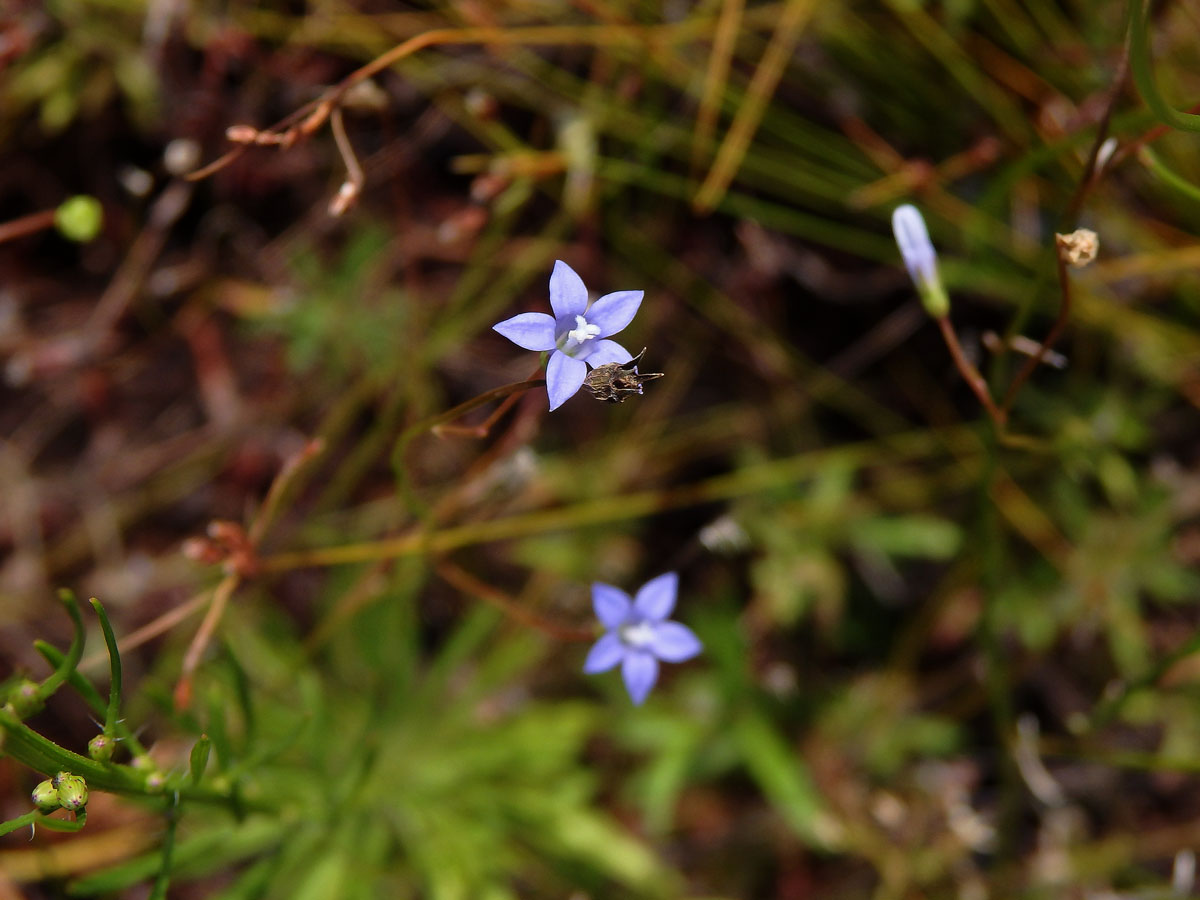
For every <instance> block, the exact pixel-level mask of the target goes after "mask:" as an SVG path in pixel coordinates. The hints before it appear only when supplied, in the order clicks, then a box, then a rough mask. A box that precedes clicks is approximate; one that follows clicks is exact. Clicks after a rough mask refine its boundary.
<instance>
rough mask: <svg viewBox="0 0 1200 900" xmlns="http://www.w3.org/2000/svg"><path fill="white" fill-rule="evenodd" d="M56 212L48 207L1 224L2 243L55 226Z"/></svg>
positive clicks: (0, 241)
mask: <svg viewBox="0 0 1200 900" xmlns="http://www.w3.org/2000/svg"><path fill="white" fill-rule="evenodd" d="M55 212H56V210H53V209H47V210H43V211H42V212H36V213H32V214H30V215H28V216H21V218H19V219H13V220H12V221H11V222H4V223H3V224H0V244H3V243H4V242H5V241H13V240H16V239H17V238H22V237H25V236H26V235H30V234H37V233H38V232H39V231H45V230H46V229H47V228H53V227H54V214H55Z"/></svg>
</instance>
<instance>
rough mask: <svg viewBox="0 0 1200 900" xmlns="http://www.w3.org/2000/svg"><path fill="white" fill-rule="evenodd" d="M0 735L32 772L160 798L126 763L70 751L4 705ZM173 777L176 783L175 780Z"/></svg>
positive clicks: (192, 796) (198, 794) (216, 798)
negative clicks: (72, 777)
mask: <svg viewBox="0 0 1200 900" xmlns="http://www.w3.org/2000/svg"><path fill="white" fill-rule="evenodd" d="M0 736H2V738H3V743H4V752H5V754H6V755H8V756H11V757H12V758H13V759H15V760H16V761H17V762H19V763H21V764H22V765H24V766H28V767H29V768H31V769H33V770H34V771H35V772H41V773H42V774H43V775H47V776H50V775H54V774H55V773H57V772H70V773H71V774H73V775H79V776H81V777H82V778H83V779H84V780H85V781H86V782H87V783H88V787H89V788H92V789H95V790H101V791H108V792H110V793H114V794H125V795H132V796H138V797H147V798H151V799H158V800H162V799H163V792H162V790H161V789H160V790H150V789H148V788H147V787H146V776H145V774H144V773H142V772H139V771H138V770H136V769H133V768H131V767H129V766H121V765H113V764H111V763H100V762H97V761H96V760H94V759H90V758H89V757H86V756H80V755H79V754H78V753H72V752H71V751H70V750H66V749H64V748H63V747H60V746H59V745H58V744H56V743H54V742H53V741H50V740H48V739H47V738H45V737H43V736H42V735H40V734H38V733H37V732H36V731H34V730H33V729H31V728H29V727H28V726H26V725H24V724H23V723H22V722H21V720H20V719H18V718H17V717H16V716H15V715H13V714H12V713H11V712H9V711H7V710H4V709H0ZM177 781H178V784H176V782H177ZM166 790H167V791H173V790H177V791H178V793H179V795H180V798H181V799H183V800H189V801H194V802H198V803H212V804H218V805H221V806H229V807H231V808H232V807H233V805H234V804H235V802H241V803H242V804H243V805H246V806H249V804H247V803H246V802H245V801H237V800H235V798H234V797H233V796H232V795H230V794H226V793H221V792H219V791H214V790H212V789H209V788H203V787H195V786H192V785H188V784H186V783H184V781H183V780H182V779H169V780H168V783H167V785H166ZM254 808H256V809H259V810H261V811H271V810H273V807H271V806H269V805H266V804H262V803H260V804H258V805H257V806H256V807H254Z"/></svg>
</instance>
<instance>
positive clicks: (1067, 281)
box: [1000, 236, 1071, 417]
mask: <svg viewBox="0 0 1200 900" xmlns="http://www.w3.org/2000/svg"><path fill="white" fill-rule="evenodd" d="M1055 243H1056V246H1055V257H1054V258H1055V260H1057V262H1058V286H1059V291H1060V292H1061V294H1062V303H1061V304H1059V307H1058V318H1057V319H1055V320H1054V324H1053V325H1052V326H1051V327H1050V333H1049V334H1047V335H1046V339H1045V340H1044V341H1042V345H1041V346H1040V347H1039V348H1038V349H1037V352H1036V353H1034V354H1033V356H1031V357H1029V359H1028V360H1027V361H1026V363H1025V365H1024V366H1023V367H1022V368H1021V371H1020V372H1018V373H1017V377H1016V378H1014V379H1013V380H1012V384H1010V385H1009V386H1008V392H1007V393H1006V394H1005V395H1004V403H1003V404H1002V405H1001V408H1000V410H1001V412H1002V413H1003V414H1004V415H1005V416H1006V417H1007V415H1008V413H1009V411H1010V410H1011V409H1012V406H1013V403H1014V402H1015V401H1016V399H1017V393H1018V392H1019V391H1020V390H1021V385H1023V384H1024V383H1025V382H1026V381H1027V380H1028V379H1029V376H1030V375H1032V374H1033V371H1034V369H1036V368H1037V367H1038V366H1039V365H1040V364H1041V362H1042V360H1043V359H1045V357H1046V354H1047V353H1049V352H1050V350H1051V348H1052V347H1053V346H1054V343H1055V341H1057V340H1058V339H1059V337H1060V336H1061V335H1062V333H1063V329H1064V328H1066V327H1067V318H1068V316H1070V314H1071V278H1070V276H1069V275H1068V273H1067V260H1066V256H1065V254H1064V252H1063V248H1062V246H1061V245H1060V244H1059V241H1058V238H1057V236H1056V238H1055Z"/></svg>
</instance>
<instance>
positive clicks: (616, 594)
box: [592, 581, 633, 631]
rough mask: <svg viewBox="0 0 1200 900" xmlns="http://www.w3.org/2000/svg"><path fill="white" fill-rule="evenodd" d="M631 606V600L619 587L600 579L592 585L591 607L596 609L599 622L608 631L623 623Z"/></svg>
mask: <svg viewBox="0 0 1200 900" xmlns="http://www.w3.org/2000/svg"><path fill="white" fill-rule="evenodd" d="M632 608H633V601H632V600H630V599H629V595H628V594H627V593H625V592H624V591H623V590H621V589H620V588H615V587H613V586H612V585H611V584H604V583H603V582H600V581H597V582H596V583H595V584H593V585H592V609H594V610H595V611H596V618H597V619H599V620H600V624H601V625H603V626H604V627H605V628H607V629H608V630H609V631H612V630H613V629H614V628H616V627H618V626H619V625H624V624H625V620H626V619H628V618H629V611H630V610H631V609H632Z"/></svg>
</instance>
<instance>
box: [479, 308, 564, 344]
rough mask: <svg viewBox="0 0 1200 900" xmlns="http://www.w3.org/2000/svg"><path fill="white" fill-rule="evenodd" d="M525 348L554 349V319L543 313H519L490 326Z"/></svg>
mask: <svg viewBox="0 0 1200 900" xmlns="http://www.w3.org/2000/svg"><path fill="white" fill-rule="evenodd" d="M492 330H493V331H498V332H500V333H501V334H502V335H504V336H505V337H506V338H508V339H509V340H510V341H512V342H513V343H514V344H516V345H517V346H518V347H524V348H525V349H526V350H553V349H554V319H553V318H552V317H551V316H548V315H546V314H545V313H521V314H520V315H519V316H513V317H512V318H511V319H505V320H504V321H503V322H500V323H498V324H496V325H493V326H492Z"/></svg>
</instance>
